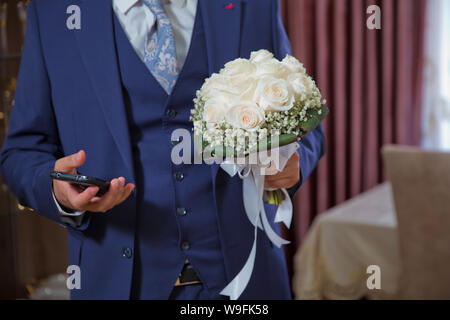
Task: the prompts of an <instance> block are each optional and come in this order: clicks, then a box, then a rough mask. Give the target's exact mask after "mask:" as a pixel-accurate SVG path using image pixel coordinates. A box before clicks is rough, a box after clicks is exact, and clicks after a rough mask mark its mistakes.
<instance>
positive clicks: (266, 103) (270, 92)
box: [254, 77, 295, 111]
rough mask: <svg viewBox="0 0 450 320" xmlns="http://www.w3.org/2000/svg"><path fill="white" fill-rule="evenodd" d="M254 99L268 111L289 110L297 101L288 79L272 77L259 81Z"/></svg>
mask: <svg viewBox="0 0 450 320" xmlns="http://www.w3.org/2000/svg"><path fill="white" fill-rule="evenodd" d="M254 100H255V101H257V103H258V104H259V106H260V107H261V108H263V109H264V110H266V111H287V110H289V109H291V108H292V107H293V106H294V101H295V99H294V95H293V94H292V92H291V91H290V90H289V87H288V83H287V81H286V80H283V79H276V78H272V77H267V78H264V79H262V80H260V81H259V83H258V87H257V88H256V92H255V97H254Z"/></svg>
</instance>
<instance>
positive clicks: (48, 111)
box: [0, 1, 65, 226]
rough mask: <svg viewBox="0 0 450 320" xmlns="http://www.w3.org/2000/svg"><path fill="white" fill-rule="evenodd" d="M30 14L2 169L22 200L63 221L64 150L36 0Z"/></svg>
mask: <svg viewBox="0 0 450 320" xmlns="http://www.w3.org/2000/svg"><path fill="white" fill-rule="evenodd" d="M27 16H28V23H27V35H26V39H25V43H24V47H23V55H22V61H21V65H20V71H19V75H18V81H17V88H16V93H15V103H14V107H13V109H12V111H11V115H10V120H9V130H8V134H7V137H6V139H5V142H4V144H3V148H2V150H1V153H0V165H1V168H0V169H1V173H2V175H3V178H4V180H5V182H6V183H7V184H8V186H9V188H10V190H11V191H12V193H14V195H15V196H16V197H17V198H18V200H19V202H20V203H21V204H23V205H24V206H27V207H30V208H33V209H34V210H35V211H36V212H38V213H40V214H41V215H43V216H45V217H47V218H49V219H51V220H53V221H56V222H57V223H59V224H63V223H64V222H63V220H61V218H60V215H59V213H58V208H57V206H56V204H55V202H54V201H53V195H52V179H51V178H50V175H49V174H50V171H51V170H53V168H54V164H55V161H56V159H57V158H59V157H61V156H63V153H62V150H61V144H60V142H59V135H58V129H57V125H56V120H55V115H54V112H53V107H52V102H51V87H50V81H49V77H48V73H47V69H46V65H45V61H44V57H43V53H42V47H41V40H40V35H39V24H38V17H37V14H36V5H35V2H34V1H31V2H30V4H29V5H28V8H27ZM64 226H65V225H64Z"/></svg>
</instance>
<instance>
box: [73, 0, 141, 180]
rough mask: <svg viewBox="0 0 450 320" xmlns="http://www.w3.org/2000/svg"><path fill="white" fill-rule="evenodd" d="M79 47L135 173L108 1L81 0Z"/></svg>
mask: <svg viewBox="0 0 450 320" xmlns="http://www.w3.org/2000/svg"><path fill="white" fill-rule="evenodd" d="M79 3H80V6H81V14H82V15H81V30H79V31H76V32H75V37H76V39H77V42H78V45H79V50H80V52H81V56H82V59H83V62H84V64H85V66H86V69H87V71H88V73H89V76H90V80H91V82H92V85H93V87H94V90H95V93H96V95H97V98H98V100H99V103H100V106H101V108H102V110H103V113H104V116H105V119H106V122H107V124H108V127H109V129H110V132H111V134H112V136H113V138H114V141H115V143H116V144H117V148H118V150H119V152H120V155H121V156H122V158H123V160H124V162H125V164H126V166H127V167H128V169H129V170H130V171H129V173H128V174H129V176H130V177H133V176H134V170H133V161H132V153H131V143H130V136H129V129H128V122H127V116H126V111H125V105H124V101H123V96H122V85H121V81H120V74H119V68H118V61H117V56H116V48H115V40H114V31H113V9H112V4H111V0H82V1H80V2H79Z"/></svg>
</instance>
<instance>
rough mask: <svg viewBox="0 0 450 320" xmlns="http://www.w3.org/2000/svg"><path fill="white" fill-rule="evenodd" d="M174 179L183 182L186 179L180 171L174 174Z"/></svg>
mask: <svg viewBox="0 0 450 320" xmlns="http://www.w3.org/2000/svg"><path fill="white" fill-rule="evenodd" d="M174 177H175V179H177V180H178V181H182V180H183V179H184V174H183V173H181V172H180V171H177V172H175V173H174Z"/></svg>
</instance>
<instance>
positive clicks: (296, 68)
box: [281, 55, 306, 73]
mask: <svg viewBox="0 0 450 320" xmlns="http://www.w3.org/2000/svg"><path fill="white" fill-rule="evenodd" d="M281 63H282V64H283V65H285V66H286V67H287V68H288V69H289V70H290V71H291V72H293V73H306V69H305V67H303V64H302V63H301V62H300V61H298V60H297V59H296V58H294V57H293V56H290V55H287V56H286V57H285V58H284V59H283V61H281Z"/></svg>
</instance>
